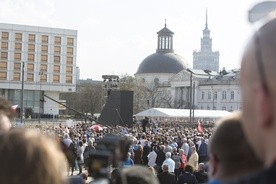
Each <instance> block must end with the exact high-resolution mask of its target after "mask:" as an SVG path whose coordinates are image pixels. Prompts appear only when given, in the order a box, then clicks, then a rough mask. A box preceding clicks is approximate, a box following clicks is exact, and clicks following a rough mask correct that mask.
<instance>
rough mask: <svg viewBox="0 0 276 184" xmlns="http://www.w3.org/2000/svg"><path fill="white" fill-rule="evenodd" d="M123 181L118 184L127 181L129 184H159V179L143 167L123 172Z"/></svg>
mask: <svg viewBox="0 0 276 184" xmlns="http://www.w3.org/2000/svg"><path fill="white" fill-rule="evenodd" d="M120 178H121V179H120V180H117V183H116V184H121V183H123V182H121V181H122V180H125V181H126V183H128V184H159V181H158V179H157V177H156V176H155V175H154V174H153V173H152V172H149V169H148V168H146V167H142V166H133V167H130V168H124V169H123V170H122V172H121V177H120Z"/></svg>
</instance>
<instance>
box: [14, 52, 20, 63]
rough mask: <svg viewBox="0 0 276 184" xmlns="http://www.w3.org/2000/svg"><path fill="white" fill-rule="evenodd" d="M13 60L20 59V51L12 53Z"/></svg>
mask: <svg viewBox="0 0 276 184" xmlns="http://www.w3.org/2000/svg"><path fill="white" fill-rule="evenodd" d="M14 60H15V61H21V53H14Z"/></svg>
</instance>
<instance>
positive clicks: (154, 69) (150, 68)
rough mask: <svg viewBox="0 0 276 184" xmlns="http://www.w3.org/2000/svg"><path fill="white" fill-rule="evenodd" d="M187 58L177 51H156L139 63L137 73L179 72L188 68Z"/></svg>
mask: <svg viewBox="0 0 276 184" xmlns="http://www.w3.org/2000/svg"><path fill="white" fill-rule="evenodd" d="M186 63H187V62H186V60H185V59H184V58H182V57H181V56H179V55H177V54H175V53H154V54H151V55H149V56H148V57H146V58H145V59H144V60H143V61H142V63H141V64H140V65H139V68H138V70H137V73H136V74H141V73H178V72H180V71H181V70H183V69H187V68H188V65H187V64H186Z"/></svg>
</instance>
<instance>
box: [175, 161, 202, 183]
mask: <svg viewBox="0 0 276 184" xmlns="http://www.w3.org/2000/svg"><path fill="white" fill-rule="evenodd" d="M193 172H194V169H193V166H191V165H186V166H185V168H184V172H183V174H182V175H180V176H179V177H178V182H177V184H184V183H185V184H186V183H187V184H198V182H197V180H196V177H195V175H194V174H193Z"/></svg>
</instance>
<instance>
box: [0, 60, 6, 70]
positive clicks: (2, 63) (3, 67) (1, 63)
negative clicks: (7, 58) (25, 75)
mask: <svg viewBox="0 0 276 184" xmlns="http://www.w3.org/2000/svg"><path fill="white" fill-rule="evenodd" d="M7 66H8V63H7V62H2V61H1V62H0V69H7Z"/></svg>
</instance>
